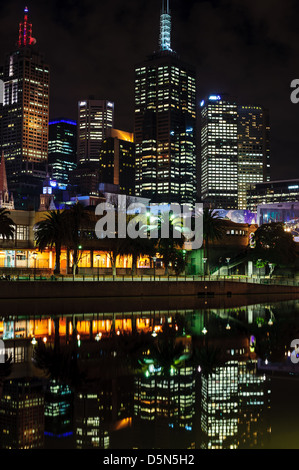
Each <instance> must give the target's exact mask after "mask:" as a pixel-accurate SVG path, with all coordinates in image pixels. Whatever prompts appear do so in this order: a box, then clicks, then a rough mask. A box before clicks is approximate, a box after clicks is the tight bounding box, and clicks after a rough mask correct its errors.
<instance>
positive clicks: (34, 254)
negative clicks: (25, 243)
mask: <svg viewBox="0 0 299 470" xmlns="http://www.w3.org/2000/svg"><path fill="white" fill-rule="evenodd" d="M32 258H33V259H34V280H35V278H36V259H37V253H36V252H34V253H32Z"/></svg>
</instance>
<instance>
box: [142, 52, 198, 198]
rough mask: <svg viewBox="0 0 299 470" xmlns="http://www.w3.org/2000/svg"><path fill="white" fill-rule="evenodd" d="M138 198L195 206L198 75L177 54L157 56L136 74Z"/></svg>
mask: <svg viewBox="0 0 299 470" xmlns="http://www.w3.org/2000/svg"><path fill="white" fill-rule="evenodd" d="M135 143H136V195H137V196H141V197H146V198H149V199H151V200H152V201H153V202H158V203H185V204H191V205H192V204H194V202H195V195H196V73H195V70H193V68H192V67H189V66H188V65H186V64H184V63H183V62H181V61H180V60H179V59H178V58H177V56H176V54H175V53H171V52H163V53H160V54H156V55H154V56H152V57H151V58H149V59H148V61H147V62H145V63H144V64H142V65H139V66H137V67H136V71H135Z"/></svg>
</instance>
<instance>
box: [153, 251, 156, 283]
mask: <svg viewBox="0 0 299 470" xmlns="http://www.w3.org/2000/svg"><path fill="white" fill-rule="evenodd" d="M156 261H157V257H156V256H153V262H154V281H155V280H156Z"/></svg>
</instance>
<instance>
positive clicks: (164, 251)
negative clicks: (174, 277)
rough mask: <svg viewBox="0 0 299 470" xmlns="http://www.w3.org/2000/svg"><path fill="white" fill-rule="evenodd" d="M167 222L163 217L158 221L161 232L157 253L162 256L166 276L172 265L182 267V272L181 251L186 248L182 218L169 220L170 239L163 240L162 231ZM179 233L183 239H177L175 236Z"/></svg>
mask: <svg viewBox="0 0 299 470" xmlns="http://www.w3.org/2000/svg"><path fill="white" fill-rule="evenodd" d="M164 222H165V220H163V216H161V218H159V220H158V228H159V230H160V238H159V240H158V244H157V252H158V253H159V254H160V256H161V257H162V259H163V263H164V266H165V274H166V275H168V267H169V264H170V263H172V265H173V266H174V267H176V266H180V269H179V270H180V271H181V265H182V255H181V249H182V248H183V246H184V243H185V241H184V238H183V235H182V230H181V229H182V223H181V220H180V218H175V217H174V216H170V218H169V237H168V238H163V237H162V236H161V235H162V231H161V226H162V223H164ZM175 230H176V231H179V232H181V237H180V238H177V237H175V236H174V232H175Z"/></svg>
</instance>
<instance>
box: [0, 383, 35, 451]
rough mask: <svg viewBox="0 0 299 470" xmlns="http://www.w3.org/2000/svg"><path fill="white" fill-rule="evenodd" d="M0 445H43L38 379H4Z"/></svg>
mask: <svg viewBox="0 0 299 470" xmlns="http://www.w3.org/2000/svg"><path fill="white" fill-rule="evenodd" d="M0 435H1V438H0V448H1V449H42V448H43V446H44V394H43V390H42V384H41V382H40V381H39V380H38V379H32V378H28V379H26V378H22V379H12V380H7V381H6V382H5V384H4V388H3V394H2V398H1V400H0Z"/></svg>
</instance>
